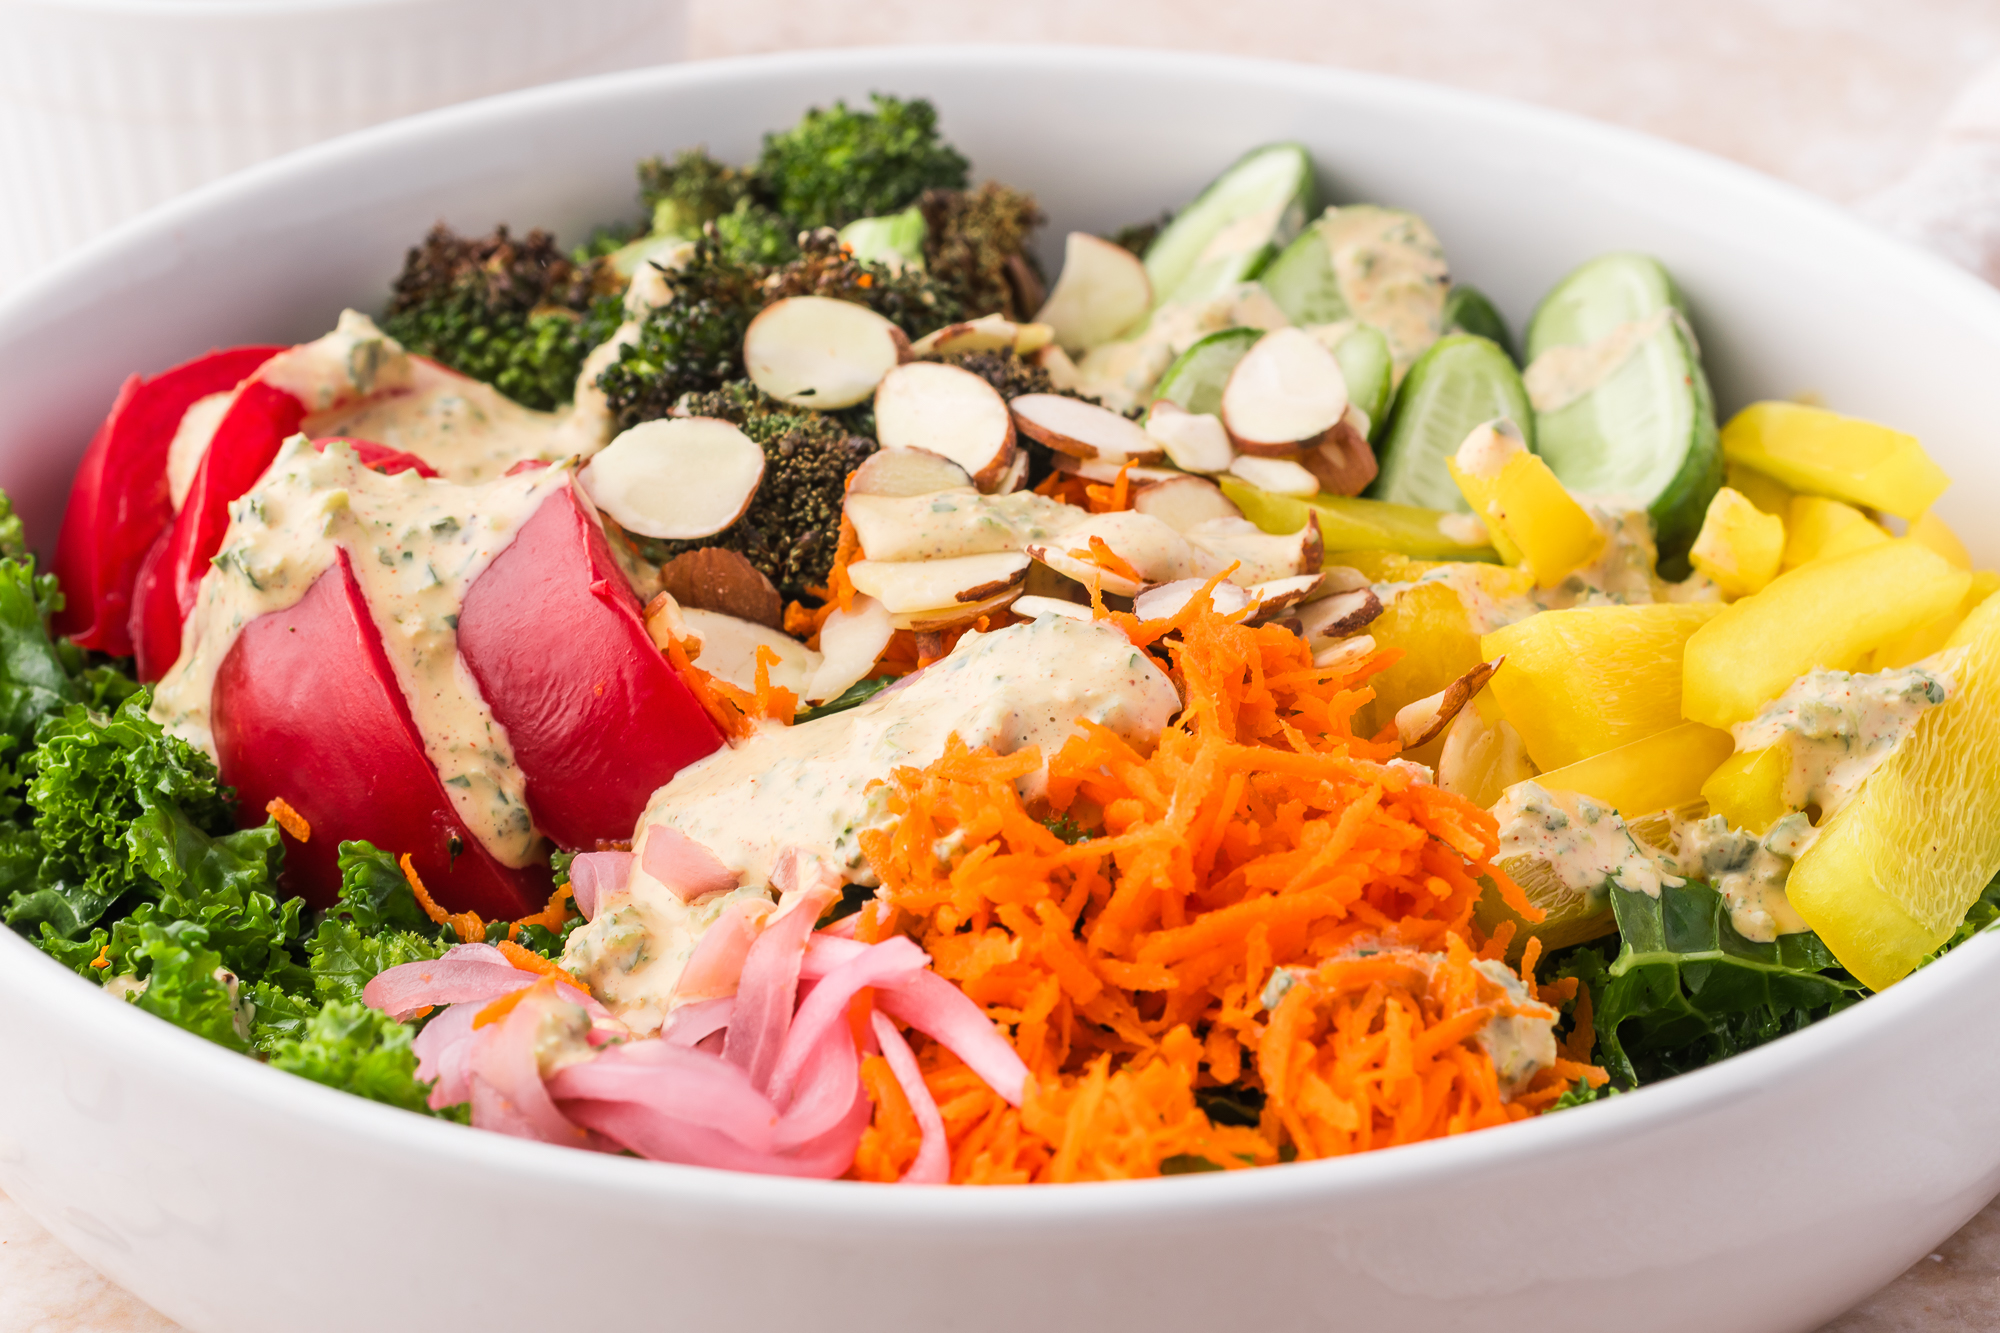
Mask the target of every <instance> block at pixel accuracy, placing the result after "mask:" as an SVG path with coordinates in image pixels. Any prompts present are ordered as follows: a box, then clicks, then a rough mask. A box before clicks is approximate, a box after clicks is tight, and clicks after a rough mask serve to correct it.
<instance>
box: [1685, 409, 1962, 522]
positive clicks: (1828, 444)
mask: <svg viewBox="0 0 2000 1333" xmlns="http://www.w3.org/2000/svg"><path fill="white" fill-rule="evenodd" d="M1722 452H1723V454H1724V455H1725V456H1726V457H1727V458H1728V459H1729V461H1730V462H1732V463H1742V464H1743V465H1745V466H1746V467H1751V468H1755V469H1756V470H1757V471H1759V472H1761V473H1763V474H1765V475H1766V476H1768V477H1772V478H1775V479H1776V480H1778V481H1780V482H1783V483H1784V484H1785V485H1787V486H1789V487H1791V488H1792V489H1793V490H1795V491H1804V492H1806V493H1807V494H1810V495H1824V496H1829V497H1831V498H1833V499H1836V500H1846V501H1847V502H1848V503H1850V504H1856V505H1865V506H1867V507H1868V508H1870V509H1879V510H1881V511H1882V512H1883V513H1885V514H1894V515H1896V516H1897V517H1898V518H1906V519H1910V520H1913V521H1914V520H1915V519H1916V518H1917V517H1919V516H1920V515H1921V514H1922V513H1923V512H1924V511H1925V510H1926V509H1929V508H1930V507H1931V506H1932V505H1933V504H1935V503H1936V502H1937V498H1938V497H1939V496H1940V495H1943V494H1944V490H1945V487H1947V486H1949V485H1950V484H1951V478H1949V477H1947V476H1946V475H1945V474H1944V469H1942V468H1940V467H1939V466H1938V465H1937V464H1936V463H1933V462H1932V461H1931V458H1930V455H1929V454H1927V453H1925V452H1924V447H1923V446H1922V445H1921V444H1918V443H1917V440H1916V437H1915V436H1913V435H1905V434H1904V433H1903V432H1901V431H1899V430H1891V429H1889V427H1887V426H1878V425H1876V424H1875V423H1874V422H1872V421H1863V420H1861V419H1860V418H1858V417H1848V416H1842V415H1841V414H1840V413H1838V412H1829V411H1827V410H1826V409H1825V408H1823V407H1805V406H1803V405H1801V404H1799V403H1779V402H1766V403H1752V404H1751V405H1750V406H1748V407H1746V408H1744V409H1743V410H1742V411H1741V412H1738V413H1737V414H1736V415H1735V416H1733V417H1731V418H1730V419H1729V424H1728V425H1726V426H1724V427H1723V428H1722Z"/></svg>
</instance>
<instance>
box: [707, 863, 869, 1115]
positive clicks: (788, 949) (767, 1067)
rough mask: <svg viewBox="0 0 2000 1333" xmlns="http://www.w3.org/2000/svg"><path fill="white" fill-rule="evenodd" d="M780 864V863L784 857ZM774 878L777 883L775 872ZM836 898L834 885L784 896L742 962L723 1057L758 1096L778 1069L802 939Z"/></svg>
mask: <svg viewBox="0 0 2000 1333" xmlns="http://www.w3.org/2000/svg"><path fill="white" fill-rule="evenodd" d="M779 859H780V862H781V863H782V862H783V860H784V857H783V856H781V857H780V858H779ZM772 879H773V880H774V881H775V880H776V879H777V875H776V874H775V873H774V874H773V875H772ZM839 893H840V889H839V883H838V881H835V882H834V883H833V884H830V885H829V884H827V883H825V882H820V883H818V884H816V885H814V886H813V887H810V888H804V889H800V890H797V891H795V892H793V893H787V894H786V895H785V898H786V901H785V902H784V904H783V905H782V906H781V907H780V908H779V910H778V913H777V915H776V916H774V917H773V918H772V919H771V920H770V922H769V923H768V924H766V925H765V927H764V933H763V934H761V935H759V936H758V937H757V940H756V943H754V944H752V945H751V946H750V952H749V953H748V954H747V955H746V956H745V957H744V959H743V974H742V976H741V978H740V979H739V980H738V982H737V986H736V1013H735V1015H734V1016H733V1017H732V1018H731V1019H730V1023H729V1039H728V1041H727V1043H726V1044H725V1045H724V1047H723V1054H724V1055H725V1056H727V1058H728V1059H729V1060H730V1061H731V1062H732V1063H734V1064H737V1065H740V1066H741V1067H742V1068H744V1069H745V1070H747V1071H748V1072H749V1074H750V1083H751V1086H752V1087H755V1088H756V1089H758V1090H759V1091H760V1092H761V1091H763V1090H764V1089H766V1088H768V1087H769V1086H770V1082H771V1070H772V1069H773V1068H775V1067H776V1066H777V1063H778V1055H779V1053H780V1052H781V1051H782V1050H783V1048H784V1044H785V1033H786V1032H788V1031H789V1030H790V1028H791V1023H792V1006H793V1004H794V1002H795V1001H796V999H797V996H798V989H799V965H800V963H801V962H802V961H803V960H804V956H805V947H806V940H807V939H808V938H809V937H810V936H811V934H812V928H813V923H814V922H815V921H817V920H818V919H819V914H820V913H821V912H823V911H825V910H826V907H827V904H829V903H831V902H832V901H833V900H834V898H836V897H837V896H839Z"/></svg>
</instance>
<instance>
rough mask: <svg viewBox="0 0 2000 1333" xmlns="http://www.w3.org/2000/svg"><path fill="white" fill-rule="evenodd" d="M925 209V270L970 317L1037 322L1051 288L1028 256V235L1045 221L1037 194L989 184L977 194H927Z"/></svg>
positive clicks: (972, 192)
mask: <svg viewBox="0 0 2000 1333" xmlns="http://www.w3.org/2000/svg"><path fill="white" fill-rule="evenodd" d="M921 207H922V209H923V214H924V223H925V225H926V228H927V234H926V236H925V238H924V266H925V268H926V269H928V270H929V272H930V275H931V277H932V278H933V279H935V280H936V282H937V283H938V285H939V286H940V287H942V288H944V289H945V290H947V291H949V292H950V293H952V295H953V296H954V297H956V298H957V300H958V302H959V304H960V305H962V306H963V307H964V308H965V311H966V313H967V314H968V315H973V316H978V315H990V314H993V313H995V312H998V313H999V314H1002V315H1005V316H1007V318H1009V319H1017V320H1027V319H1032V318H1034V315H1035V312H1036V311H1037V310H1039V309H1041V308H1042V301H1043V299H1044V298H1045V297H1046V296H1047V295H1048V289H1047V286H1046V284H1045V283H1044V281H1043V278H1042V274H1041V269H1040V267H1039V266H1038V265H1037V264H1036V263H1035V260H1034V256H1033V255H1031V254H1029V253H1028V234H1029V233H1030V232H1032V231H1033V230H1034V229H1035V228H1036V227H1037V226H1038V225H1040V223H1041V221H1042V212H1041V210H1040V209H1039V208H1037V207H1036V206H1035V198H1034V196H1033V195H1030V194H1023V193H1022V192H1021V191H1019V190H1015V189H1011V188H1009V187H1007V186H1005V185H1002V184H1000V182H998V181H988V182H986V183H985V184H984V185H982V186H980V187H979V188H978V189H976V190H930V191H927V192H926V193H925V195H924V197H923V202H922V204H921Z"/></svg>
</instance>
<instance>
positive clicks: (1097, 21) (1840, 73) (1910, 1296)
mask: <svg viewBox="0 0 2000 1333" xmlns="http://www.w3.org/2000/svg"><path fill="white" fill-rule="evenodd" d="M689 15H690V17H689V22H690V28H689V50H690V55H691V57H692V58H696V59H700V58H708V57H715V56H726V55H743V54H750V53H753V52H761V51H773V50H782V49H790V48H798V47H826V46H858V45H876V44H887V43H899V42H943V41H994V42H1030V41H1059V42H1076V43H1087V44H1104V45H1124V46H1147V47H1167V48H1178V49H1187V50H1206V51H1225V52H1231V53H1236V54H1243V55H1261V56H1274V57H1282V58H1285V59H1291V60H1300V61H1308V62H1317V63H1322V64H1327V65H1334V66H1342V67H1347V68H1356V69H1367V70H1375V71H1380V72H1384V73H1392V74H1401V75H1406V76H1409V77H1413V78H1420V79H1427V80H1432V81H1435V82H1439V83H1446V84H1451V85H1454V86H1457V87H1462V88H1469V89H1474V90H1477V91H1481V92H1488V93H1495V94H1499V95H1502V96H1507V97H1514V98H1519V99H1522V100H1525V101H1531V102H1538V103H1542V104H1545V105H1549V106H1555V107H1560V108H1562V109H1565V110H1569V111H1574V112H1578V113H1580V114H1583V115H1587V116H1592V117H1595V118H1597V119H1601V120H1607V121H1612V122H1615V123H1618V124H1623V125H1628V126H1631V127H1633V128H1635V129H1640V130H1644V131H1647V132H1648V133H1652V134H1658V135H1661V136H1664V137H1666V138H1671V139H1677V140H1680V141H1682V142H1684V143H1688V144H1691V145H1693V146H1695V147H1698V148H1702V149H1706V150H1708V151H1710V152H1713V153H1718V154H1721V155H1723V156H1725V157H1731V158H1734V159H1736V160H1738V161H1740V162H1744V163H1746V164H1748V165H1750V166H1753V167H1756V168H1757V169H1759V170H1762V171H1766V172H1769V173H1771V174H1772V175H1775V176H1779V177H1782V178H1784V179H1787V180H1790V181H1792V182H1794V183H1796V184H1798V185H1801V186H1803V187H1805V188H1807V189H1810V190H1814V191H1817V192H1819V193H1821V194H1824V195H1826V196H1828V197H1829V198H1832V199H1835V200H1838V201H1840V202H1843V203H1847V204H1856V205H1864V206H1865V205H1866V204H1867V203H1868V202H1869V201H1870V200H1871V199H1872V198H1873V197H1875V196H1877V195H1879V194H1880V193H1881V192H1882V191H1884V190H1886V189H1888V188H1889V187H1891V186H1892V185H1894V184H1895V183H1896V182H1898V181H1899V180H1901V179H1902V178H1903V177H1905V176H1906V175H1907V174H1908V173H1909V172H1910V171H1911V170H1912V168H1913V166H1914V165H1915V164H1916V163H1917V161H1918V160H1919V157H1920V155H1921V154H1922V153H1923V151H1924V149H1925V146H1926V144H1927V143H1928V142H1929V141H1930V140H1931V138H1932V136H1933V134H1934V132H1935V130H1936V127H1937V126H1938V124H1939V122H1940V120H1941V119H1942V118H1943V117H1944V116H1945V113H1946V111H1947V109H1948V108H1949V107H1950V105H1951V104H1952V101H1953V99H1954V97H1955V96H1956V95H1957V93H1958V92H1959V90H1960V89H1961V88H1963V87H1964V86H1966V85H1967V83H1968V82H1969V81H1971V80H1972V79H1973V77H1974V75H1975V74H1977V73H1978V72H1979V71H1981V70H1982V69H1983V68H1984V67H1986V66H1987V65H1988V64H1989V63H1990V62H1993V61H1995V60H2000V6H1996V5H1994V4H1993V3H1991V0H1902V3H1900V4H1897V5H1895V6H1894V7H1893V8H1892V7H1890V6H1889V5H1887V4H1884V3H1881V0H1811V3H1803V2H1801V0H1622V2H1621V3H1618V4H1605V3H1603V0H1395V2H1393V3H1392V0H1346V2H1345V3H1340V4H1331V3H1325V2H1324V0H1235V3H1233V4H1230V5H1227V6H1222V5H1217V4H1215V3H1213V0H1014V3H1012V4H1010V5H1007V6H995V7H990V8H980V7H973V6H966V5H948V4H945V5H941V4H938V3H936V0H867V3H860V0H817V3H815V4H812V5H803V4H798V3H796V2H795V0H690V5H689ZM1225 15H1226V17H1224V16H1225ZM1990 272H1991V270H1990V269H1989V273H1990ZM176 1327H178V1326H177V1325H174V1324H172V1323H170V1322H168V1321H167V1320H166V1319H164V1318H162V1317H161V1316H160V1315H158V1314H156V1313H154V1312H153V1311H152V1310H150V1309H148V1308H147V1307H146V1306H145V1305H144V1304H142V1303H141V1302H140V1301H138V1300H137V1299H135V1298H134V1297H132V1296H131V1295H129V1294H127V1293H126V1292H124V1291H122V1290H120V1289H119V1288H117V1287H116V1286H114V1285H113V1284H111V1283H109V1282H107V1281H106V1280H105V1279H103V1278H102V1277H100V1276H98V1275H97V1274H96V1273H95V1272H94V1271H92V1270H91V1269H90V1268H89V1267H87V1266H86V1265H85V1264H83V1262H82V1261H81V1260H79V1259H77V1258H76V1257H75V1256H74V1255H72V1254H70V1253H69V1252H68V1251H67V1250H66V1249H64V1248H63V1247H62V1246H61V1245H60V1244H59V1243H58V1242H57V1241H55V1240H54V1239H53V1238H52V1237H50V1236H49V1235H48V1233H47V1232H45V1231H43V1230H42V1229H41V1228H40V1227H39V1226H37V1225H36V1224H35V1222H34V1221H33V1220H31V1219H30V1218H29V1217H28V1216H27V1215H26V1214H25V1213H24V1212H22V1211H21V1209H20V1208H18V1207H17V1206H15V1205H14V1204H13V1203H12V1202H10V1201H9V1200H7V1199H6V1198H5V1196H4V1195H0V1333H68V1331H69V1330H89V1331H90V1333H166V1331H167V1330H172V1329H174V1328H176ZM1995 1328H2000V1204H1996V1205H1994V1206H1992V1207H1989V1208H1987V1209H1986V1211H1984V1212H1982V1213H1980V1214H1979V1215H1978V1216H1977V1217H1975V1218H1974V1219H1973V1220H1972V1221H1971V1222H1969V1223H1967V1224H1966V1226H1965V1227H1964V1228H1963V1229H1962V1230H1961V1231H1959V1232H1958V1234H1957V1235H1955V1236H1953V1237H1952V1238H1951V1239H1950V1240H1948V1241H1946V1242H1945V1243H1944V1244H1943V1245H1942V1246H1940V1247H1939V1249H1938V1250H1937V1252H1936V1253H1933V1254H1931V1255H1929V1256H1928V1257H1926V1258H1925V1259H1922V1260H1919V1261H1918V1262H1917V1264H1916V1265H1915V1266H1914V1267H1912V1268H1911V1269H1910V1270H1909V1271H1908V1272H1907V1273H1905V1274H1903V1276H1902V1277H1900V1278H1898V1279H1897V1280H1896V1281H1895V1282H1893V1283H1891V1284H1890V1285H1889V1286H1888V1287H1886V1288H1884V1289H1883V1290H1882V1291H1881V1292H1879V1293H1877V1294H1876V1295H1874V1296H1872V1297H1870V1298H1869V1299H1867V1300H1866V1301H1863V1302H1862V1303H1861V1304H1860V1305H1858V1306H1856V1307H1855V1308H1854V1309H1853V1310H1851V1311H1849V1312H1848V1313H1847V1314H1845V1315H1843V1316H1842V1317H1841V1318H1840V1319H1838V1320H1836V1321H1834V1323H1832V1324H1831V1325H1828V1327H1827V1333H1956V1331H1957V1330H1975V1329H1977V1330H1990V1329H1995Z"/></svg>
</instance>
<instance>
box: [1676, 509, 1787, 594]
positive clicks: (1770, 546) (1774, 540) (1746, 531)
mask: <svg viewBox="0 0 2000 1333" xmlns="http://www.w3.org/2000/svg"><path fill="white" fill-rule="evenodd" d="M1784 554H1785V521H1784V520H1783V519H1781V518H1779V517H1778V516H1777V515H1776V514H1767V513H1765V512H1763V511H1762V510H1760V509H1759V508H1757V506H1756V505H1754V504H1752V503H1751V502H1750V500H1749V498H1748V497H1747V496H1745V495H1744V494H1743V493H1742V492H1741V491H1736V490H1731V489H1730V488H1729V487H1727V486H1724V487H1723V488H1722V489H1721V490H1719V491H1717V492H1716V493H1715V498H1714V499H1713V500H1710V501H1709V502H1708V514H1707V516H1706V517H1705V518H1703V519H1702V522H1701V532H1700V533H1699V534H1698V535H1697V536H1696V537H1695V539H1694V549H1693V550H1691V551H1689V552H1688V559H1689V560H1690V561H1692V562H1693V564H1694V567H1695V568H1696V569H1698V570H1700V571H1701V572H1702V573H1704V574H1706V575H1708V577H1709V578H1711V579H1713V580H1714V581H1715V586H1716V587H1718V588H1720V589H1722V594H1723V596H1725V597H1747V596H1749V595H1750V594H1751V593H1753V592H1757V591H1758V590H1760V589H1761V588H1763V586H1764V585H1765V584H1767V583H1769V582H1770V581H1771V580H1772V579H1774V578H1776V577H1778V567H1779V562H1780V561H1781V560H1782V559H1783V558H1784Z"/></svg>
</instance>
